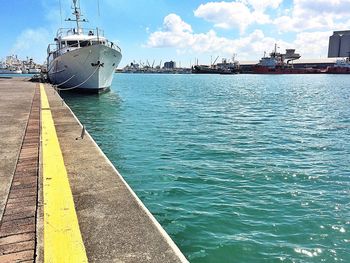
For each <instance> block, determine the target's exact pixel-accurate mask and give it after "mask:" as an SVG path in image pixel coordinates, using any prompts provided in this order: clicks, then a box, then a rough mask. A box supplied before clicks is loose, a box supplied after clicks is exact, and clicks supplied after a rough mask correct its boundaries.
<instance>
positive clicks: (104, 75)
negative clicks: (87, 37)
mask: <svg viewBox="0 0 350 263" xmlns="http://www.w3.org/2000/svg"><path fill="white" fill-rule="evenodd" d="M121 58H122V55H121V53H120V52H119V51H118V50H115V49H113V48H110V47H107V46H105V45H100V44H99V45H92V46H88V47H82V48H79V49H75V50H72V51H70V52H66V53H64V54H63V55H61V56H58V57H56V58H55V59H54V60H52V61H51V63H49V67H48V77H49V80H50V82H51V83H52V84H53V85H56V86H57V87H58V88H59V89H61V90H76V91H83V92H88V93H100V92H103V91H106V90H108V89H109V88H110V86H111V84H112V80H113V76H114V71H115V68H116V67H117V66H118V65H119V63H120V60H121Z"/></svg>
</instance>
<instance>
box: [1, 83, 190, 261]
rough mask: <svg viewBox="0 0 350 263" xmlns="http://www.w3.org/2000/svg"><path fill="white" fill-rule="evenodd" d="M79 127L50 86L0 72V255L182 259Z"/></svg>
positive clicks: (30, 258) (58, 258) (34, 258)
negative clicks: (7, 76)
mask: <svg viewBox="0 0 350 263" xmlns="http://www.w3.org/2000/svg"><path fill="white" fill-rule="evenodd" d="M81 134H82V125H81V124H80V122H79V120H78V119H77V118H76V117H75V116H74V114H73V113H72V112H71V110H70V109H69V107H68V106H67V105H66V104H65V103H64V102H63V101H62V99H61V97H60V96H59V95H58V94H57V93H56V92H55V91H54V90H53V88H52V87H51V86H49V85H45V86H44V85H42V84H40V85H39V84H37V83H31V82H28V81H26V80H24V79H17V78H13V79H0V136H1V137H0V262H162V263H163V262H188V261H187V260H186V258H185V257H184V256H183V254H182V253H181V251H180V250H179V249H178V247H177V246H176V245H175V243H174V242H173V241H172V240H171V238H170V237H169V236H168V235H167V233H166V232H165V231H164V230H163V228H162V227H161V226H160V225H159V223H158V222H157V221H156V219H155V218H154V217H153V216H152V215H151V213H150V212H149V211H148V210H147V208H146V207H145V206H144V205H143V204H142V202H141V201H140V200H139V199H138V197H137V196H136V194H135V193H134V192H133V191H132V189H131V188H130V187H129V186H128V184H127V183H126V182H125V181H124V179H123V178H122V176H121V175H120V174H119V173H118V171H117V170H116V169H115V167H114V166H113V165H112V164H111V162H110V161H109V160H108V158H107V157H106V156H105V155H104V154H103V152H102V151H101V150H100V148H99V147H98V146H97V145H96V143H95V142H94V141H93V139H92V138H91V136H90V135H89V134H88V133H87V132H86V133H85V136H83V138H81ZM40 138H41V143H40V140H39V139H40Z"/></svg>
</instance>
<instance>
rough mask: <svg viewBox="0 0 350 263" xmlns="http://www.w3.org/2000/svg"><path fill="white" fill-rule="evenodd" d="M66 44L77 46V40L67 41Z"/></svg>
mask: <svg viewBox="0 0 350 263" xmlns="http://www.w3.org/2000/svg"><path fill="white" fill-rule="evenodd" d="M67 45H68V46H70V47H78V41H67Z"/></svg>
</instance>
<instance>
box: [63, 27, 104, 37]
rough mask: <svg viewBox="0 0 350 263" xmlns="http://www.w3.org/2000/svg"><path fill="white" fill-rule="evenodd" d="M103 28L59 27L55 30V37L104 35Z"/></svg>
mask: <svg viewBox="0 0 350 263" xmlns="http://www.w3.org/2000/svg"><path fill="white" fill-rule="evenodd" d="M104 34H105V33H104V30H103V29H99V28H79V32H78V30H77V29H76V28H60V29H58V30H57V38H60V37H66V36H73V35H89V36H100V37H104Z"/></svg>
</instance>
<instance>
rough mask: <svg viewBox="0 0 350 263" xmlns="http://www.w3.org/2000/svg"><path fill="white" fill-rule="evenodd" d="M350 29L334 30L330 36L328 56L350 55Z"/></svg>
mask: <svg viewBox="0 0 350 263" xmlns="http://www.w3.org/2000/svg"><path fill="white" fill-rule="evenodd" d="M349 55H350V31H349V30H346V31H334V32H333V35H332V36H330V37H329V47H328V57H329V58H336V57H349Z"/></svg>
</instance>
